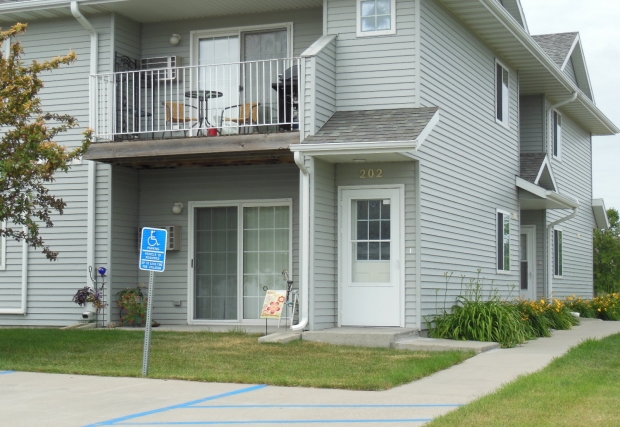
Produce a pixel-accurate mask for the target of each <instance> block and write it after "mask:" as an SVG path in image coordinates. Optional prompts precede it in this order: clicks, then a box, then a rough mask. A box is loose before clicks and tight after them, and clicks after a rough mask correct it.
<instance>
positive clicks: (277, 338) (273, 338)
mask: <svg viewBox="0 0 620 427" xmlns="http://www.w3.org/2000/svg"><path fill="white" fill-rule="evenodd" d="M300 339H301V332H291V331H285V332H276V333H275V334H269V335H265V336H262V337H260V338H259V339H258V342H261V343H267V342H269V343H277V344H286V343H289V342H291V341H297V340H300Z"/></svg>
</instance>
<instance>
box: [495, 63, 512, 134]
mask: <svg viewBox="0 0 620 427" xmlns="http://www.w3.org/2000/svg"><path fill="white" fill-rule="evenodd" d="M509 77H510V74H509V72H508V69H507V68H506V67H504V66H503V65H502V64H500V63H499V62H498V61H496V62H495V120H496V121H497V123H501V124H502V125H504V126H506V127H507V126H509V121H508V119H509V105H510V86H509Z"/></svg>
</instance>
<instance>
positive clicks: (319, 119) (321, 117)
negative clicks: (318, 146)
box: [302, 38, 336, 137]
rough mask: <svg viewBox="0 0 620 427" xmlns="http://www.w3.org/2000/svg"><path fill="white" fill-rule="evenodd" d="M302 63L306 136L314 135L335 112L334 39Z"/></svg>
mask: <svg viewBox="0 0 620 427" xmlns="http://www.w3.org/2000/svg"><path fill="white" fill-rule="evenodd" d="M303 64H304V65H305V67H304V68H305V70H304V73H303V77H302V78H303V79H304V81H305V85H304V101H303V102H304V120H305V122H304V123H305V126H304V137H306V136H308V135H314V134H315V133H316V132H317V131H318V130H319V129H320V128H321V127H322V126H323V125H324V124H325V122H327V120H329V118H330V117H331V116H332V115H333V114H334V113H335V112H336V39H335V38H334V40H332V41H331V42H330V43H329V44H327V45H326V46H325V47H324V48H323V49H322V50H321V52H319V53H318V54H317V55H316V56H312V57H308V58H306V59H305V62H304V63H303Z"/></svg>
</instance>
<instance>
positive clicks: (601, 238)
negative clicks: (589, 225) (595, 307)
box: [594, 208, 620, 294]
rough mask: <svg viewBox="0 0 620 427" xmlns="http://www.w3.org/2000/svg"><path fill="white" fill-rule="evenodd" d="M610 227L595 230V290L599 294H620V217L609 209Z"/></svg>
mask: <svg viewBox="0 0 620 427" xmlns="http://www.w3.org/2000/svg"><path fill="white" fill-rule="evenodd" d="M607 217H608V218H609V223H610V227H609V228H608V229H607V230H594V288H595V289H596V292H597V293H608V294H611V293H614V292H620V216H619V214H618V211H617V210H616V209H613V208H611V209H608V210H607Z"/></svg>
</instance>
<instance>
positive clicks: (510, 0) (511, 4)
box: [500, 0, 530, 33]
mask: <svg viewBox="0 0 620 427" xmlns="http://www.w3.org/2000/svg"><path fill="white" fill-rule="evenodd" d="M500 3H501V4H502V6H504V8H505V9H506V10H507V11H508V13H510V14H511V15H512V17H513V18H514V19H515V20H516V21H517V22H518V23H519V24H520V25H521V26H522V27H523V29H524V30H525V31H527V32H528V33H529V32H530V30H529V28H528V27H527V21H526V20H525V13H523V7H522V6H521V1H520V0H500Z"/></svg>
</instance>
